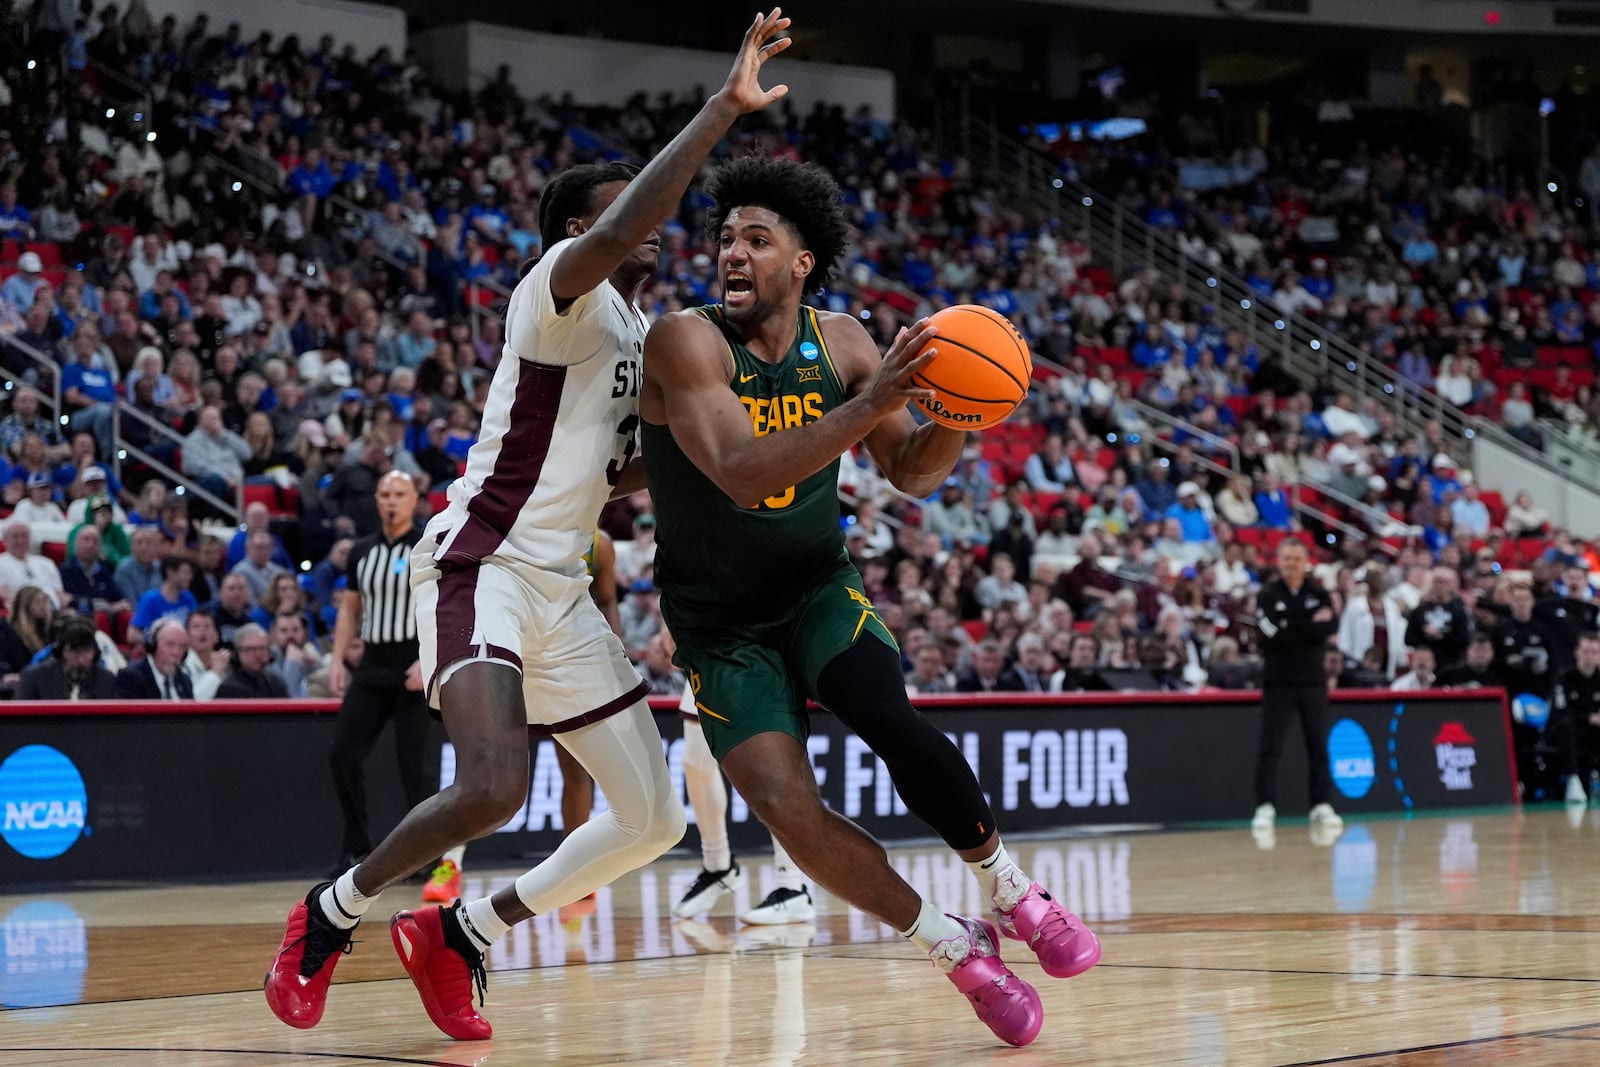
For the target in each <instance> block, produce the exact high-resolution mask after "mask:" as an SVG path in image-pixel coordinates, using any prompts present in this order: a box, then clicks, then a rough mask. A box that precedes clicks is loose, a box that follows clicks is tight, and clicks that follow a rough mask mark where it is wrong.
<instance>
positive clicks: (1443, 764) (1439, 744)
mask: <svg viewBox="0 0 1600 1067" xmlns="http://www.w3.org/2000/svg"><path fill="white" fill-rule="evenodd" d="M1433 751H1434V754H1435V755H1436V756H1437V757H1438V759H1439V781H1441V782H1443V783H1444V787H1445V788H1446V789H1450V790H1463V789H1471V788H1472V768H1473V767H1475V766H1477V764H1478V749H1477V742H1476V741H1474V740H1473V737H1472V735H1471V734H1469V733H1467V728H1466V727H1465V726H1463V725H1461V724H1460V723H1459V722H1447V723H1445V724H1444V725H1443V726H1441V727H1440V728H1439V734H1438V736H1437V737H1435V738H1434V739H1433Z"/></svg>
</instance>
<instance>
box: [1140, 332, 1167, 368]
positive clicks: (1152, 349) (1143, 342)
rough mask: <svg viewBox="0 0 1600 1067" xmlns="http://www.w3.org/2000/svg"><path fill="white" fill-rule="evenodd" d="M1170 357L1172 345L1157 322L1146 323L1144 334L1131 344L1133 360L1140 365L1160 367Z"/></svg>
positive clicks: (1164, 364)
mask: <svg viewBox="0 0 1600 1067" xmlns="http://www.w3.org/2000/svg"><path fill="white" fill-rule="evenodd" d="M1171 358H1172V345H1171V343H1170V342H1169V341H1168V340H1167V335H1166V333H1165V332H1164V331H1163V330H1162V329H1161V324H1160V323H1159V322H1151V323H1147V324H1146V325H1145V328H1144V336H1143V337H1141V338H1140V339H1139V340H1138V341H1137V342H1135V344H1134V346H1133V361H1134V362H1135V363H1136V364H1138V365H1139V366H1141V367H1146V368H1151V369H1155V368H1160V367H1164V366H1166V363H1167V361H1168V360H1169V359H1171Z"/></svg>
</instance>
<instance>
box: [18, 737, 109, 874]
mask: <svg viewBox="0 0 1600 1067" xmlns="http://www.w3.org/2000/svg"><path fill="white" fill-rule="evenodd" d="M88 807H89V797H88V793H87V792H86V791H85V789H84V787H83V775H81V774H79V773H78V768H77V767H76V766H74V765H73V763H72V761H71V760H70V759H68V758H67V757H66V756H64V755H62V754H61V753H60V752H58V751H57V750H55V749H53V748H51V747H50V746H49V745H24V746H23V747H22V748H19V749H17V750H16V751H15V752H13V753H11V755H9V756H7V757H6V759H5V762H4V763H0V813H3V815H4V821H3V822H0V837H3V838H4V839H5V842H6V844H8V845H10V846H11V847H12V848H14V849H16V850H17V851H18V852H19V853H21V854H22V855H24V856H26V857H28V858H29V859H35V860H47V859H53V858H54V857H56V856H59V855H61V854H62V853H63V852H66V851H67V850H68V849H69V848H71V847H72V846H73V845H74V844H75V843H76V842H77V840H78V837H79V836H80V835H81V834H83V833H84V832H85V826H84V815H85V813H86V812H87V811H88Z"/></svg>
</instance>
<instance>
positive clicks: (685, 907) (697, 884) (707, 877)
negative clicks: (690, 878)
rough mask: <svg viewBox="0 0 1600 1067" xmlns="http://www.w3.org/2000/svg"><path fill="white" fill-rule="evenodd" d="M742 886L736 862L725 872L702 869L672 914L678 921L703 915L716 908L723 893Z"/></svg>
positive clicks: (742, 877)
mask: <svg viewBox="0 0 1600 1067" xmlns="http://www.w3.org/2000/svg"><path fill="white" fill-rule="evenodd" d="M742 885H744V871H742V870H740V869H739V861H738V860H734V861H733V865H732V866H731V867H729V868H728V869H727V870H725V871H708V870H705V869H704V868H702V869H701V871H700V875H699V877H697V878H696V879H695V880H694V884H693V885H691V886H690V887H689V891H688V892H687V893H685V894H684V895H683V899H682V900H680V901H678V903H677V905H676V906H675V907H673V909H672V914H673V915H675V916H677V917H678V918H680V919H690V918H693V917H694V916H696V915H704V914H705V913H706V912H708V911H710V910H711V909H712V908H713V907H715V906H716V903H717V901H719V900H721V899H722V895H723V894H724V893H732V892H733V891H734V890H736V889H738V888H739V887H740V886H742Z"/></svg>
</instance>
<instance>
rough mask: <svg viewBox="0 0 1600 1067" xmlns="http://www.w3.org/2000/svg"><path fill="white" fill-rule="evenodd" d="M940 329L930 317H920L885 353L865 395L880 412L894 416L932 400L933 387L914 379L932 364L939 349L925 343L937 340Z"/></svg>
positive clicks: (903, 328)
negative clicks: (918, 402)
mask: <svg viewBox="0 0 1600 1067" xmlns="http://www.w3.org/2000/svg"><path fill="white" fill-rule="evenodd" d="M937 333H938V330H937V328H935V327H934V325H933V323H932V322H931V321H930V320H928V319H920V320H918V321H917V322H914V323H912V324H911V325H910V326H902V327H901V328H900V333H899V334H898V335H896V336H895V339H894V344H892V345H890V346H889V351H888V352H887V353H885V354H884V357H883V362H882V363H880V364H879V365H878V373H877V374H874V375H873V376H872V381H870V382H868V383H867V387H866V389H864V390H863V391H862V393H861V398H862V400H863V401H865V402H866V404H867V405H868V406H870V407H871V408H872V410H873V411H876V412H877V413H878V414H879V415H891V414H893V413H894V412H896V411H899V410H900V409H901V408H903V407H905V406H906V405H907V404H909V403H910V402H911V401H913V400H931V399H932V398H933V395H934V393H933V390H932V389H924V388H923V387H922V386H919V385H917V384H916V383H914V382H913V381H912V378H914V377H915V376H916V374H917V372H918V371H920V370H922V368H924V367H926V366H927V365H928V364H929V363H932V362H933V361H934V359H935V357H937V356H938V354H939V352H938V349H936V348H930V349H928V350H927V351H926V352H924V351H923V346H924V345H926V344H927V343H928V342H929V341H931V340H933V338H934V335H935V334H937Z"/></svg>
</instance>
